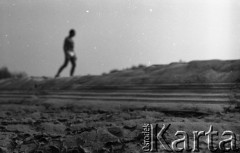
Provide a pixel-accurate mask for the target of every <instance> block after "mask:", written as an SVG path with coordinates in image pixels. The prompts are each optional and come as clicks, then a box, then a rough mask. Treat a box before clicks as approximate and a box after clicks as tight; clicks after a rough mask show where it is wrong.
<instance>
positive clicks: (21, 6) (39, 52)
mask: <svg viewBox="0 0 240 153" xmlns="http://www.w3.org/2000/svg"><path fill="white" fill-rule="evenodd" d="M71 28H74V29H75V30H76V32H77V35H76V37H75V38H74V42H75V52H76V54H77V56H78V61H77V68H76V75H86V74H101V73H103V72H108V71H109V70H112V69H123V68H127V67H131V66H132V65H138V64H145V65H152V64H167V63H171V62H176V61H179V60H182V61H191V60H206V59H222V60H225V59H239V58H240V2H239V0H1V1H0V67H2V66H7V67H8V68H9V69H10V70H11V71H25V72H26V73H27V74H29V75H33V76H54V75H55V73H56V72H57V69H58V68H59V67H60V65H61V64H62V63H63V59H64V55H63V50H62V48H63V40H64V38H65V37H66V36H67V35H68V31H69V30H70V29H71ZM69 71H70V65H69V66H68V67H67V69H65V70H64V71H63V73H62V76H68V75H69Z"/></svg>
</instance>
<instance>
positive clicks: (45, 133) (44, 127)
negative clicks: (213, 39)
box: [0, 60, 240, 153]
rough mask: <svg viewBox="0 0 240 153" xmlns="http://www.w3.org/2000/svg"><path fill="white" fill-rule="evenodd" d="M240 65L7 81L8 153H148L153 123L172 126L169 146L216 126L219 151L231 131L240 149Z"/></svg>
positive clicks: (0, 84) (203, 146) (3, 91)
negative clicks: (147, 128)
mask: <svg viewBox="0 0 240 153" xmlns="http://www.w3.org/2000/svg"><path fill="white" fill-rule="evenodd" d="M239 65H240V62H239V61H237V60H236V61H218V60H214V61H204V62H202V61H199V62H198V61H195V62H190V63H172V64H170V65H165V66H151V67H138V68H133V69H127V70H123V71H115V72H112V73H109V74H105V75H102V76H83V77H72V78H57V79H53V78H47V77H32V78H31V77H26V78H22V79H14V78H12V79H5V80H0V123H1V124H0V153H2V152H3V153H13V152H16V153H18V152H19V153H20V152H25V153H40V152H42V153H45V152H46V153H78V152H79V153H81V152H89V153H141V152H143V149H142V147H143V140H144V135H143V133H142V132H143V125H144V124H145V123H150V124H153V125H156V124H158V125H159V127H162V125H163V124H171V127H170V129H169V131H168V132H167V133H166V135H165V136H166V139H167V142H168V143H170V142H171V141H173V140H175V139H176V138H177V137H176V136H175V135H174V134H175V132H176V131H177V130H184V131H186V132H187V133H188V134H189V139H190V146H192V145H193V134H192V132H193V131H205V132H207V131H208V130H209V127H210V125H212V126H213V129H214V130H216V131H218V132H219V137H215V138H214V144H215V145H218V143H219V141H220V140H222V139H224V138H226V137H227V138H229V136H225V137H224V136H221V134H222V133H223V131H226V130H231V131H232V132H234V133H235V134H236V135H237V146H238V147H239V148H240V140H239V138H240V137H239V134H240V124H239V123H240V120H239V118H240V101H239V98H240V92H239V83H238V78H239V76H240V75H239V70H240V66H239ZM164 82H165V83H164ZM207 143H208V142H207V138H206V137H202V138H201V140H200V152H210V151H209V150H208V149H207ZM179 145H180V146H179V147H181V145H182V144H179ZM228 145H229V144H227V145H226V146H228ZM158 146H160V144H159V143H158ZM158 152H160V151H158ZM218 152H221V151H218Z"/></svg>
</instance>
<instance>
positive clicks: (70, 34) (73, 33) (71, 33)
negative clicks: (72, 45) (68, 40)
mask: <svg viewBox="0 0 240 153" xmlns="http://www.w3.org/2000/svg"><path fill="white" fill-rule="evenodd" d="M75 34H76V33H75V30H74V29H71V30H70V31H69V36H70V37H74V36H75Z"/></svg>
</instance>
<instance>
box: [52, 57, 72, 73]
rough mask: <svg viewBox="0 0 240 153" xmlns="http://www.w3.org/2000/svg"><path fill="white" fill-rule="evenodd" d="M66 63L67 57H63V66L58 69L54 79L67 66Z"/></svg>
mask: <svg viewBox="0 0 240 153" xmlns="http://www.w3.org/2000/svg"><path fill="white" fill-rule="evenodd" d="M68 62H69V59H68V58H67V57H65V61H64V63H63V65H62V66H61V67H60V68H59V70H58V73H57V74H56V76H55V77H59V75H60V73H61V72H62V70H63V69H64V68H65V67H66V66H67V65H68Z"/></svg>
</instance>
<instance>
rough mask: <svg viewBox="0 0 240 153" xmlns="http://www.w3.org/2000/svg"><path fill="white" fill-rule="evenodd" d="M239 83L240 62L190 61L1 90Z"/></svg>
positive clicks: (32, 80) (0, 84)
mask: <svg viewBox="0 0 240 153" xmlns="http://www.w3.org/2000/svg"><path fill="white" fill-rule="evenodd" d="M239 79H240V60H229V61H221V60H208V61H191V62H189V63H171V64H168V65H153V66H149V67H144V66H141V67H134V68H132V69H125V70H121V71H120V70H116V71H112V72H110V73H109V74H104V75H99V76H90V75H89V76H82V77H71V78H68V77H62V78H57V79H54V78H47V77H25V78H20V79H5V80H0V89H5V90H6V89H10V90H12V89H29V90H31V89H81V88H82V87H84V86H94V87H99V88H104V87H106V86H108V87H109V86H112V87H114V86H115V87H116V86H119V85H130V86H131V85H132V86H135V85H136V84H139V85H144V84H166V83H167V84H189V83H199V84H202V83H203V84H204V83H235V82H237V81H238V80H239Z"/></svg>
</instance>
